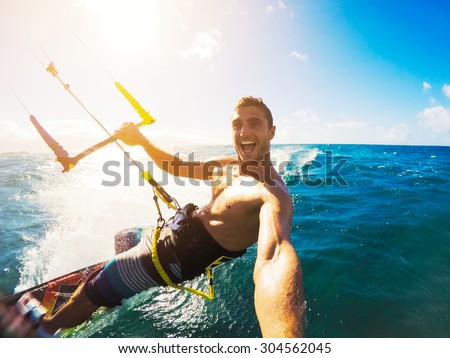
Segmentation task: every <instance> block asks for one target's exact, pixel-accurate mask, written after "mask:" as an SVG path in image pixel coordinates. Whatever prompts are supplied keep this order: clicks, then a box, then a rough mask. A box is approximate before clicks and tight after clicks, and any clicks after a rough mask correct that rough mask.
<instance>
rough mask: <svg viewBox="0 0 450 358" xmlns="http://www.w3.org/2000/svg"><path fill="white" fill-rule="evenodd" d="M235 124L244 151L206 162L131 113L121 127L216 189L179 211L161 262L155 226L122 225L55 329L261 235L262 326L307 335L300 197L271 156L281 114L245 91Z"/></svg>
mask: <svg viewBox="0 0 450 358" xmlns="http://www.w3.org/2000/svg"><path fill="white" fill-rule="evenodd" d="M231 126H232V135H233V143H234V148H235V150H236V153H237V158H232V157H219V158H215V159H214V160H211V161H207V162H199V163H194V162H184V161H182V160H180V159H179V158H177V157H175V156H173V155H172V154H169V153H167V152H165V151H164V150H162V149H160V148H158V147H157V146H155V145H154V144H153V143H151V142H150V141H149V140H148V139H147V138H146V137H145V136H144V135H143V134H142V133H141V132H140V131H139V129H138V127H137V126H136V125H134V124H132V123H126V124H124V125H123V126H122V127H121V128H120V129H118V130H117V131H116V132H115V134H114V136H115V137H116V138H117V139H120V140H121V141H123V142H124V143H125V144H127V145H132V146H134V145H140V146H142V147H143V148H144V149H145V151H146V152H147V153H148V155H149V156H150V157H151V158H152V159H153V161H154V162H155V163H156V165H158V166H159V167H160V168H162V169H163V170H165V171H167V172H168V173H170V174H172V175H176V176H180V177H189V178H194V179H198V180H211V182H212V184H213V185H212V199H211V201H210V203H209V204H208V205H206V206H204V207H202V208H196V207H194V206H190V209H188V210H185V211H187V212H186V213H185V214H184V216H183V215H181V214H180V217H181V219H178V217H176V218H175V220H174V222H175V224H176V225H172V227H165V228H164V229H163V232H162V233H161V238H162V239H160V240H159V241H157V244H155V245H157V256H158V257H159V258H160V261H161V262H160V265H159V264H158V263H155V260H154V257H153V256H154V255H152V246H153V245H152V235H151V234H150V232H143V231H142V230H134V231H126V232H121V233H119V234H118V235H117V236H116V252H117V253H119V255H117V256H116V257H115V258H114V259H112V260H111V261H110V263H109V264H108V265H107V266H106V268H105V269H104V270H102V271H101V272H100V273H99V274H97V275H94V276H93V277H92V278H90V279H89V280H88V282H87V283H86V284H85V285H84V286H83V287H82V288H81V290H79V292H78V293H77V294H76V295H75V297H74V298H73V299H72V300H71V301H70V302H69V303H68V304H67V305H66V306H64V307H63V308H62V309H61V310H60V311H59V312H57V313H56V314H55V315H54V316H53V317H51V318H50V319H47V320H44V322H43V327H44V328H45V329H47V331H50V332H55V331H56V330H58V329H59V328H68V327H72V326H75V325H78V324H80V323H82V322H83V321H84V320H85V319H87V318H88V317H89V316H90V315H91V314H92V313H93V312H94V311H95V310H96V309H97V308H99V307H100V306H107V307H114V306H116V305H118V304H120V301H121V300H122V299H123V298H127V297H131V296H132V295H134V294H135V293H137V292H140V291H142V290H145V289H147V288H149V287H153V286H159V285H165V284H167V280H165V279H163V277H162V276H167V277H168V278H169V280H171V281H173V282H176V283H178V282H182V281H184V280H187V279H191V278H193V277H195V276H198V275H200V274H201V273H202V272H204V270H205V268H206V267H207V266H208V264H210V263H212V262H213V261H214V260H217V259H220V258H223V257H225V258H226V259H231V258H234V257H238V256H241V255H243V254H244V253H245V250H246V249H247V248H248V247H249V246H251V245H253V244H254V243H256V242H258V250H257V257H256V262H255V268H254V272H253V278H254V283H255V296H254V297H255V298H254V299H255V309H256V314H257V318H258V321H259V324H260V327H261V331H262V334H263V336H264V337H301V336H303V320H304V311H305V301H304V296H303V282H302V272H301V266H300V260H299V258H298V256H297V254H296V252H295V250H294V248H293V247H292V245H291V243H290V233H291V221H292V215H293V208H292V201H291V198H290V195H289V193H288V191H287V189H286V186H285V185H284V182H283V180H282V179H281V178H280V176H279V175H278V173H277V172H276V170H275V168H274V167H273V166H272V164H271V161H270V141H271V140H272V138H273V137H274V135H275V126H274V125H273V119H272V114H271V112H270V110H269V109H268V108H267V106H266V105H265V104H264V102H263V101H262V100H261V99H259V98H253V97H244V98H241V99H240V100H239V102H238V103H237V105H236V107H235V108H234V111H233V115H232V118H231ZM177 220H178V221H179V222H178V221H177ZM180 223H181V224H180ZM177 225H178V226H177ZM130 247H133V248H131V249H130ZM158 266H162V268H161V267H160V268H158ZM161 270H162V272H161Z"/></svg>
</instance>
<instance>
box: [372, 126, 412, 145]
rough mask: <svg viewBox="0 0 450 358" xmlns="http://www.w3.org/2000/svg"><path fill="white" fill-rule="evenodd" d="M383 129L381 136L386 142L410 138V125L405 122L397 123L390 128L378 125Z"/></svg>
mask: <svg viewBox="0 0 450 358" xmlns="http://www.w3.org/2000/svg"><path fill="white" fill-rule="evenodd" d="M377 129H378V130H379V131H381V135H380V138H381V140H382V141H383V142H385V143H401V142H405V141H406V140H407V139H408V138H409V134H410V131H409V127H408V126H407V125H406V124H405V123H399V124H396V125H394V126H392V127H390V128H384V127H377Z"/></svg>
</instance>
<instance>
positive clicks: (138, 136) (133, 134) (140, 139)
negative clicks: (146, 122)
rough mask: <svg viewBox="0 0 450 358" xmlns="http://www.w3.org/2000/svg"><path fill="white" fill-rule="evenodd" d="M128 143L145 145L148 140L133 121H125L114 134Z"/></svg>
mask: <svg viewBox="0 0 450 358" xmlns="http://www.w3.org/2000/svg"><path fill="white" fill-rule="evenodd" d="M113 137H114V138H117V139H120V140H121V141H122V142H124V143H125V144H127V145H143V144H144V143H145V141H146V140H147V139H146V138H145V136H144V135H143V134H142V133H141V131H140V130H139V128H138V126H137V125H136V124H134V123H132V122H127V123H124V124H123V125H122V126H121V127H120V128H118V129H117V130H116V131H115V132H114V135H113Z"/></svg>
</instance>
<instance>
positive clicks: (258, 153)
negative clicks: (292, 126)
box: [231, 106, 275, 161]
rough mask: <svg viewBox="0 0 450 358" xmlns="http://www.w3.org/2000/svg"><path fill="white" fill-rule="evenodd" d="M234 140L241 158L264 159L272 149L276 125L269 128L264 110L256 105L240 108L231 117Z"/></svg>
mask: <svg viewBox="0 0 450 358" xmlns="http://www.w3.org/2000/svg"><path fill="white" fill-rule="evenodd" d="M231 125H232V133H233V142H234V148H235V150H236V153H237V154H238V156H239V159H241V160H242V161H244V160H262V159H263V158H264V155H265V154H267V153H269V151H270V141H271V139H272V138H273V136H274V135H275V126H273V127H272V128H269V122H268V120H267V118H266V117H265V116H264V112H263V111H262V110H261V109H259V108H258V107H255V106H249V107H241V108H238V109H237V110H236V111H235V112H233V115H232V117H231Z"/></svg>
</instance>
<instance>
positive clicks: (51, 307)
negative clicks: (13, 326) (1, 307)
mask: <svg viewBox="0 0 450 358" xmlns="http://www.w3.org/2000/svg"><path fill="white" fill-rule="evenodd" d="M106 263H107V261H104V262H99V263H97V264H94V265H90V266H87V267H84V268H81V269H78V270H76V271H72V272H70V273H67V274H65V275H62V276H59V277H56V278H54V279H52V280H49V281H47V282H44V283H41V284H39V285H37V286H34V287H31V288H28V289H26V290H23V291H21V292H17V293H11V294H7V295H3V296H0V302H3V303H5V304H7V305H14V304H16V302H17V301H18V300H19V299H20V298H21V297H22V296H23V295H24V294H26V293H29V294H32V295H33V297H34V298H36V299H37V300H39V301H40V302H41V305H42V306H43V307H44V308H45V309H46V310H47V314H46V316H51V315H53V314H55V313H56V312H57V311H58V310H59V309H60V308H61V307H62V306H64V305H65V304H66V303H67V302H68V301H69V300H70V298H71V297H72V295H73V294H74V292H75V291H76V290H77V289H78V288H79V287H80V286H81V285H82V284H83V283H84V282H86V280H87V279H88V278H89V277H90V276H91V275H92V274H93V273H95V272H97V271H99V270H101V269H102V268H103V267H104V266H105V265H106Z"/></svg>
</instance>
